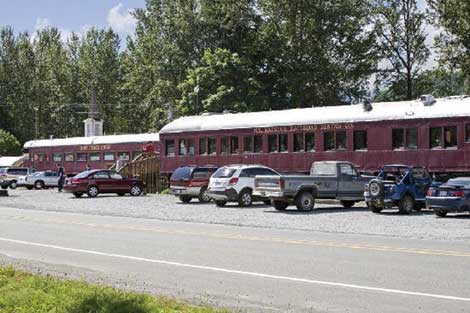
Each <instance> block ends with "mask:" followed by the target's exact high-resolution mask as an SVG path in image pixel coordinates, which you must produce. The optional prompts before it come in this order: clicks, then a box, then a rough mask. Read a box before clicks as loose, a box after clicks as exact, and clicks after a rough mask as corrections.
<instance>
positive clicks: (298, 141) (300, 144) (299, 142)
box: [294, 134, 305, 152]
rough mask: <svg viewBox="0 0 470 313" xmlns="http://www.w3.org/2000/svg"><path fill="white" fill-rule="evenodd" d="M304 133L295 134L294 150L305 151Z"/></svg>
mask: <svg viewBox="0 0 470 313" xmlns="http://www.w3.org/2000/svg"><path fill="white" fill-rule="evenodd" d="M304 139H305V138H304V134H294V152H304V151H305V140H304Z"/></svg>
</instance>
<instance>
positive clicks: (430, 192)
mask: <svg viewBox="0 0 470 313" xmlns="http://www.w3.org/2000/svg"><path fill="white" fill-rule="evenodd" d="M433 194H434V189H433V188H429V190H428V193H427V194H426V195H427V196H428V197H432V196H433Z"/></svg>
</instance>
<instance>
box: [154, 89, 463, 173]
mask: <svg viewBox="0 0 470 313" xmlns="http://www.w3.org/2000/svg"><path fill="white" fill-rule="evenodd" d="M160 138H161V140H160V145H161V146H160V152H161V153H160V155H161V156H160V160H161V172H162V173H171V172H172V171H174V169H175V168H177V167H179V166H183V165H189V164H193V165H202V164H214V165H219V166H221V165H226V164H231V163H241V164H263V165H266V166H269V167H271V168H273V169H276V170H278V171H280V172H288V173H308V172H309V170H310V166H311V164H312V162H314V161H323V160H344V161H351V162H353V163H354V164H356V165H357V166H358V167H359V169H360V170H363V171H367V172H376V171H378V169H379V168H380V167H381V166H382V165H384V164H390V163H404V164H410V165H416V166H425V167H427V168H428V169H429V171H430V172H432V173H436V174H440V173H470V97H466V96H458V97H449V98H443V99H434V98H433V97H432V96H423V97H421V98H420V99H419V100H416V101H403V102H387V103H374V104H372V105H363V104H358V105H347V106H333V107H318V108H304V109H292V110H282V111H281V110H280V111H266V112H253V113H237V114H203V115H200V116H189V117H181V118H179V119H177V120H175V121H173V122H171V123H169V124H168V125H166V126H165V127H163V128H162V129H161V131H160Z"/></svg>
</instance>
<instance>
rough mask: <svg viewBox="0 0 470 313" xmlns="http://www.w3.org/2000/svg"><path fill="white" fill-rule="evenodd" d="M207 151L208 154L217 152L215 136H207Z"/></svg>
mask: <svg viewBox="0 0 470 313" xmlns="http://www.w3.org/2000/svg"><path fill="white" fill-rule="evenodd" d="M207 153H208V154H216V153H217V146H216V143H215V138H207Z"/></svg>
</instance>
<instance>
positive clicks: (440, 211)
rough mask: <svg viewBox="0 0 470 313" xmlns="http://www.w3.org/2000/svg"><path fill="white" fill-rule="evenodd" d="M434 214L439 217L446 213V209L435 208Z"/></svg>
mask: <svg viewBox="0 0 470 313" xmlns="http://www.w3.org/2000/svg"><path fill="white" fill-rule="evenodd" d="M434 214H436V216H439V217H445V216H446V215H447V211H445V210H442V209H435V210H434Z"/></svg>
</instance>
